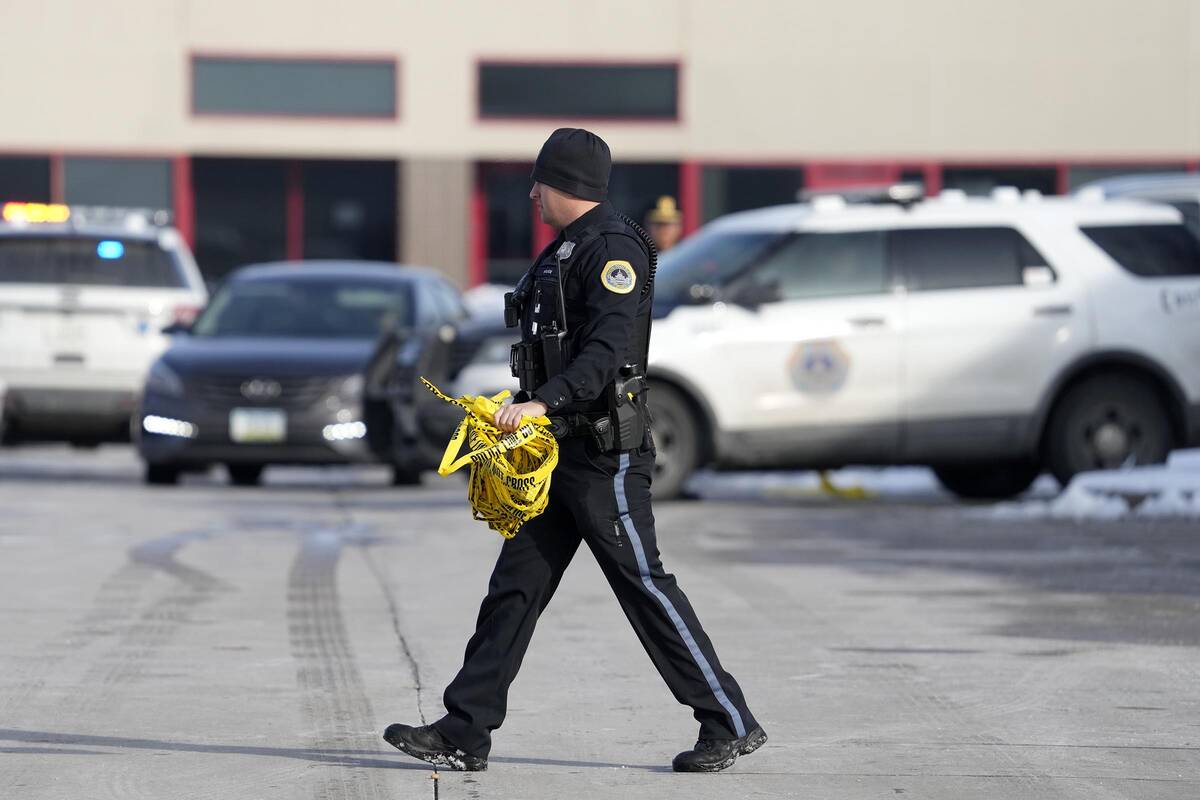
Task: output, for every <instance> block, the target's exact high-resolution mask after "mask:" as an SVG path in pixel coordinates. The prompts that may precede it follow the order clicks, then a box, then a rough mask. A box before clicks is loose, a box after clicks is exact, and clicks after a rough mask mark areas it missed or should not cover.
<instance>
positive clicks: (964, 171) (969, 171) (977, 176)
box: [942, 167, 1058, 195]
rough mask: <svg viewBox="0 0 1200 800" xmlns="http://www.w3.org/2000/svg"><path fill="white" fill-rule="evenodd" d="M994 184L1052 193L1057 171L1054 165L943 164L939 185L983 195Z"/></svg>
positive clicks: (1055, 189)
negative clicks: (940, 183) (983, 165)
mask: <svg viewBox="0 0 1200 800" xmlns="http://www.w3.org/2000/svg"><path fill="white" fill-rule="evenodd" d="M997 186H1014V187H1016V188H1017V189H1020V190H1021V191H1025V190H1026V189H1036V190H1037V191H1039V192H1041V193H1042V194H1055V193H1057V192H1058V170H1056V169H1054V168H1053V167H946V168H945V169H944V170H942V187H943V188H945V189H961V190H962V191H964V192H966V193H967V194H969V195H986V194H990V193H991V191H992V189H995V188H996V187H997Z"/></svg>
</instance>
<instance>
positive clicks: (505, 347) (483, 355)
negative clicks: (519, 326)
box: [470, 336, 516, 364]
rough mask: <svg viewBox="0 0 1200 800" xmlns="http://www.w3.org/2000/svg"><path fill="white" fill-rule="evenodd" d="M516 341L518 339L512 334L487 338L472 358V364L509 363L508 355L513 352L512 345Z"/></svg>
mask: <svg viewBox="0 0 1200 800" xmlns="http://www.w3.org/2000/svg"><path fill="white" fill-rule="evenodd" d="M515 343H516V339H515V338H513V337H511V336H493V337H491V338H489V339H485V340H484V341H483V344H482V345H480V346H479V349H478V350H476V351H475V355H474V356H473V357H472V358H471V362H470V363H471V364H507V363H508V356H509V354H510V353H511V352H512V346H513V345H514V344H515Z"/></svg>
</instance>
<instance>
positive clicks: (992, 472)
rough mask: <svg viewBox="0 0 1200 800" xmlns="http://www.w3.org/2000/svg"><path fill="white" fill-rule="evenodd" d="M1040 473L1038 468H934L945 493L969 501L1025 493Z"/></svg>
mask: <svg viewBox="0 0 1200 800" xmlns="http://www.w3.org/2000/svg"><path fill="white" fill-rule="evenodd" d="M1041 473H1042V468H1041V466H1040V465H1038V464H1033V463H1029V462H1010V463H1004V462H1001V463H997V464H953V465H945V466H938V467H934V468H933V474H934V475H936V476H937V479H938V481H939V482H940V483H941V484H942V486H944V487H945V488H946V490H947V491H949V492H952V493H953V494H956V495H958V496H959V497H962V498H964V499H968V500H1003V499H1005V498H1008V497H1014V496H1016V495H1018V494H1020V493H1021V492H1023V491H1025V490H1026V489H1028V488H1029V487H1030V486H1031V485H1032V484H1033V482H1034V481H1035V480H1037V476H1038V475H1040V474H1041Z"/></svg>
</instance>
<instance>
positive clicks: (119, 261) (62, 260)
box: [0, 236, 187, 289]
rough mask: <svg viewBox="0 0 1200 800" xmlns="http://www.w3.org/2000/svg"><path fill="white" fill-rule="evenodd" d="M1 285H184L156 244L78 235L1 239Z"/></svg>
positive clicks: (177, 286)
mask: <svg viewBox="0 0 1200 800" xmlns="http://www.w3.org/2000/svg"><path fill="white" fill-rule="evenodd" d="M0 283H54V284H58V283H69V284H74V285H77V286H138V287H151V288H163V289H175V288H182V287H185V286H187V282H186V281H185V280H184V277H183V273H182V272H181V271H180V270H179V266H178V265H177V264H176V263H175V259H174V258H173V257H172V256H171V254H170V253H168V252H167V251H165V250H163V249H162V248H161V247H159V246H158V243H157V242H154V241H144V240H138V239H133V240H130V239H119V238H116V239H101V238H100V237H95V238H92V237H83V236H70V237H66V236H59V237H54V236H6V237H4V238H0Z"/></svg>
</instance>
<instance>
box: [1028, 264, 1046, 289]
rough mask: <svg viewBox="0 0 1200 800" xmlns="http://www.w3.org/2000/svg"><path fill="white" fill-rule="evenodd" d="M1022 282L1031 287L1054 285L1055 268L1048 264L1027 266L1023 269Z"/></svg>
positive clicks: (1040, 287)
mask: <svg viewBox="0 0 1200 800" xmlns="http://www.w3.org/2000/svg"><path fill="white" fill-rule="evenodd" d="M1021 283H1023V284H1025V285H1026V286H1028V287H1030V288H1031V289H1042V288H1045V287H1047V286H1053V285H1054V270H1052V269H1050V267H1047V266H1044V265H1043V266H1036V267H1025V268H1024V269H1022V270H1021Z"/></svg>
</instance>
